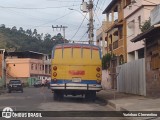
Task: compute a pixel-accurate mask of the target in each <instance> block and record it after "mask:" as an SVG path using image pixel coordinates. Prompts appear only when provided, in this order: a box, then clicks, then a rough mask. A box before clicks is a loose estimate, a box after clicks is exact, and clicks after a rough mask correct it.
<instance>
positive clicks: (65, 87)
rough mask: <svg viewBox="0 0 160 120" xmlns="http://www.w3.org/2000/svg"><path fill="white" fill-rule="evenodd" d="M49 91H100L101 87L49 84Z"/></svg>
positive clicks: (95, 85)
mask: <svg viewBox="0 0 160 120" xmlns="http://www.w3.org/2000/svg"><path fill="white" fill-rule="evenodd" d="M50 89H51V90H95V91H100V90H102V86H101V85H98V84H74V83H66V84H50Z"/></svg>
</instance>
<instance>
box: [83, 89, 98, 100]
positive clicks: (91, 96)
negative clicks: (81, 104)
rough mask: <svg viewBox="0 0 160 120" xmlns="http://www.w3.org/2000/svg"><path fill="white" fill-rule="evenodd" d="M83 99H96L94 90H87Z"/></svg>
mask: <svg viewBox="0 0 160 120" xmlns="http://www.w3.org/2000/svg"><path fill="white" fill-rule="evenodd" d="M85 99H86V100H87V101H93V102H94V101H95V100H96V91H87V92H86V93H85Z"/></svg>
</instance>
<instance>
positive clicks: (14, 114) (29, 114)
mask: <svg viewBox="0 0 160 120" xmlns="http://www.w3.org/2000/svg"><path fill="white" fill-rule="evenodd" d="M2 117H4V118H12V117H14V118H17V117H42V115H41V113H39V112H37V113H35V112H14V111H13V109H12V108H10V107H5V108H4V109H3V110H2Z"/></svg>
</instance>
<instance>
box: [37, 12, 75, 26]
mask: <svg viewBox="0 0 160 120" xmlns="http://www.w3.org/2000/svg"><path fill="white" fill-rule="evenodd" d="M71 13H73V12H69V13H67V14H65V15H63V16H61V17H59V18H57V19H54V20H52V21H49V22H46V23H43V24H41V25H38V26H35V27H40V26H43V25H46V24H49V23H52V22H54V21H57V20H59V19H61V18H63V17H65V16H67V15H69V14H71Z"/></svg>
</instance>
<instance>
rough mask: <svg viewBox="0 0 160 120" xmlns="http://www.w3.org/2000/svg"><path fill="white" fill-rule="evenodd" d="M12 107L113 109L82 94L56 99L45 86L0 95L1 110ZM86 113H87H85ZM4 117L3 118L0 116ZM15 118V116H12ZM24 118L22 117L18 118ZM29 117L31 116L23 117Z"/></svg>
mask: <svg viewBox="0 0 160 120" xmlns="http://www.w3.org/2000/svg"><path fill="white" fill-rule="evenodd" d="M5 107H11V108H12V109H13V110H14V111H113V109H112V108H110V107H109V106H107V105H106V103H104V102H102V101H99V100H96V101H95V102H88V101H86V100H85V99H84V98H83V97H82V96H76V97H73V96H67V97H65V98H64V100H63V101H54V100H53V93H52V92H51V91H50V90H49V89H47V88H45V87H41V88H24V93H21V92H12V93H6V94H2V95H0V111H2V109H3V108H5ZM62 113H63V112H62ZM84 114H85V113H84ZM0 119H2V118H0ZM12 119H13V118H12ZM18 119H22V118H18ZM23 119H29V118H23ZM30 119H33V120H36V119H37V120H39V119H40V120H41V119H42V120H43V119H45V120H53V118H52V117H47V118H44V117H42V118H30ZM63 119H65V120H72V119H74V120H97V119H99V120H106V119H111V120H124V118H118V117H114V118H106V117H98V118H97V117H80V116H79V117H65V118H64V117H54V120H63Z"/></svg>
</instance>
